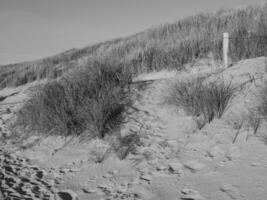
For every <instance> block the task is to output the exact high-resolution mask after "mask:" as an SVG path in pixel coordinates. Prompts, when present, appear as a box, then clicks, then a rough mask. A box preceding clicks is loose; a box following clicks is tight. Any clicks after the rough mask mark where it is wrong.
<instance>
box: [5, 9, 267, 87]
mask: <svg viewBox="0 0 267 200" xmlns="http://www.w3.org/2000/svg"><path fill="white" fill-rule="evenodd" d="M226 31H227V32H229V33H230V53H229V55H230V57H231V59H232V60H233V61H238V60H241V59H245V58H253V57H258V56H263V55H264V54H266V52H267V51H266V45H265V44H266V43H267V4H265V5H260V6H254V7H247V8H243V9H236V10H235V9H230V10H219V11H217V12H214V13H205V14H203V13H201V14H198V15H195V16H192V17H187V18H185V19H181V20H179V21H177V22H175V23H172V24H165V25H161V26H159V27H156V28H151V29H149V30H146V31H144V32H141V33H138V34H136V35H133V36H130V37H126V38H119V39H115V40H111V41H107V42H103V43H99V44H96V45H93V46H90V47H86V48H82V49H72V50H69V51H66V52H64V53H62V54H59V55H56V56H53V57H49V58H45V59H42V60H38V61H34V62H25V63H21V64H14V65H6V66H0V88H3V87H7V86H18V85H23V84H26V83H29V82H32V81H34V80H36V79H37V80H38V79H44V78H52V79H53V78H57V77H60V76H62V75H64V74H65V73H67V72H68V71H69V69H72V68H75V67H77V66H83V65H84V64H85V63H87V61H88V60H98V59H99V60H102V59H103V58H105V59H107V60H108V58H115V59H117V60H118V61H119V62H120V63H121V64H123V65H124V66H126V67H127V68H128V69H129V70H130V71H131V72H132V73H133V74H137V73H140V72H146V71H151V70H161V69H166V68H173V69H178V70H181V69H182V68H183V64H185V63H189V62H193V61H194V60H195V59H198V58H201V57H205V56H206V55H208V54H209V53H210V52H212V54H213V55H214V58H215V59H218V60H220V59H221V56H222V34H223V32H226Z"/></svg>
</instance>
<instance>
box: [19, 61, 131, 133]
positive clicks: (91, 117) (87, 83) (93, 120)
mask: <svg viewBox="0 0 267 200" xmlns="http://www.w3.org/2000/svg"><path fill="white" fill-rule="evenodd" d="M131 78H132V77H131V74H130V73H129V72H128V71H127V70H126V69H125V68H124V67H123V66H121V65H118V64H116V63H114V64H113V65H110V63H107V62H105V61H102V62H99V61H94V62H90V63H88V64H87V66H86V67H85V68H82V69H77V70H75V71H74V72H72V73H70V74H68V75H65V76H64V77H62V78H61V79H59V80H54V81H52V82H50V83H48V84H46V85H44V86H42V87H41V88H39V89H37V90H36V91H35V92H34V93H33V95H32V98H31V99H30V100H29V101H28V102H27V103H26V104H25V105H24V106H23V107H22V109H21V110H20V111H19V112H18V117H17V122H16V123H17V125H18V126H19V127H20V128H22V129H23V130H24V132H25V131H30V132H33V131H36V132H39V133H42V134H44V135H51V134H57V135H63V136H69V135H82V134H83V133H85V132H86V133H87V134H89V135H87V136H90V137H96V136H97V137H100V138H103V137H104V136H105V134H107V133H111V132H112V131H114V130H116V129H117V128H119V127H120V125H121V123H122V122H123V121H124V111H125V110H126V108H127V107H128V106H129V105H130V104H131V100H130V89H129V88H130V87H127V86H128V84H129V83H130V82H131Z"/></svg>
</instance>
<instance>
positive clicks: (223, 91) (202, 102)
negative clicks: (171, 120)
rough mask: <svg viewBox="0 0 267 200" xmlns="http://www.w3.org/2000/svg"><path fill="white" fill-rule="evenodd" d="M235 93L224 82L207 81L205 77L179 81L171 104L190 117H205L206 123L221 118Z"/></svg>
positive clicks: (174, 86) (171, 96)
mask: <svg viewBox="0 0 267 200" xmlns="http://www.w3.org/2000/svg"><path fill="white" fill-rule="evenodd" d="M234 92H235V88H234V87H233V86H232V84H231V82H230V83H225V82H224V81H223V80H221V79H220V80H216V81H213V82H209V81H206V80H205V78H203V77H197V78H192V79H187V80H185V81H178V82H177V83H175V84H174V85H173V87H172V88H171V93H170V102H171V103H172V104H174V105H176V106H178V107H180V108H182V109H184V110H185V112H186V113H187V114H189V115H193V116H202V117H204V123H209V122H211V121H212V120H213V119H214V118H215V117H217V118H220V117H221V116H222V115H223V113H224V112H225V110H226V108H227V106H228V104H229V102H230V101H231V99H232V97H233V95H234Z"/></svg>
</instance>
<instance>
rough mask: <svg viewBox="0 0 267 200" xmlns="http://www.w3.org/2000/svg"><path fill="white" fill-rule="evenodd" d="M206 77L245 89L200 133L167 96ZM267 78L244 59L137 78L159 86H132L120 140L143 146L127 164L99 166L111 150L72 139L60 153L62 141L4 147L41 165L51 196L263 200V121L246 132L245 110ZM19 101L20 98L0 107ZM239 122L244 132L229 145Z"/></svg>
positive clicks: (260, 63)
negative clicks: (129, 138) (132, 137)
mask: <svg viewBox="0 0 267 200" xmlns="http://www.w3.org/2000/svg"><path fill="white" fill-rule="evenodd" d="M210 73H212V74H213V75H211V76H209V79H210V80H213V79H216V78H217V77H223V78H224V79H225V80H228V81H230V80H231V81H232V82H233V84H236V85H243V87H242V90H240V91H239V92H238V93H237V95H236V97H235V98H234V99H233V101H232V102H231V105H230V107H229V109H228V110H227V112H226V113H225V114H224V115H223V117H222V118H221V119H215V120H214V121H212V122H211V123H210V124H207V125H206V126H205V127H204V128H203V129H201V130H198V128H197V124H196V121H195V120H196V119H195V118H193V117H191V116H187V115H186V114H185V113H184V112H183V110H181V109H178V108H176V107H174V106H172V105H169V104H167V103H166V96H167V95H168V91H169V88H170V86H171V85H172V83H173V81H175V80H176V79H183V78H185V77H188V76H195V75H198V74H210ZM266 77H267V75H266V65H265V59H264V58H257V59H251V60H245V61H242V62H239V63H237V64H236V65H234V66H232V67H231V68H228V69H226V70H220V69H216V68H215V69H214V68H209V67H205V66H200V67H198V68H194V69H193V70H188V72H183V73H176V72H166V71H164V72H159V73H151V74H147V75H146V74H145V75H141V76H140V77H138V78H137V79H136V80H137V81H140V80H151V79H156V80H155V81H148V82H146V83H142V84H140V83H139V84H135V86H134V88H135V92H136V97H137V98H136V101H135V103H134V109H132V110H131V114H130V115H129V116H128V118H129V121H128V123H127V124H125V126H124V127H123V128H122V130H121V133H122V134H123V135H128V134H131V133H137V134H138V135H140V138H141V143H142V145H141V146H140V147H138V149H137V152H135V154H131V155H129V156H128V157H127V159H125V160H119V159H118V158H117V157H116V155H113V154H111V155H110V156H109V157H108V158H107V159H105V160H104V161H103V162H102V163H100V164H98V163H96V161H97V160H99V158H101V156H102V155H103V154H104V153H105V151H106V150H107V149H108V148H109V144H108V143H107V142H103V141H100V140H94V141H90V142H88V141H86V142H83V143H79V141H77V140H75V139H74V140H72V141H71V142H70V143H69V144H68V145H67V146H64V144H65V142H66V140H65V139H62V138H57V137H49V138H45V139H42V140H41V141H39V142H38V143H36V144H35V145H33V146H31V147H29V148H27V149H25V150H22V149H16V148H11V147H10V146H12V145H9V146H7V145H3V147H5V149H6V150H7V151H8V152H11V150H13V153H12V155H14V156H16V158H21V157H26V158H29V159H30V162H31V163H35V164H38V166H39V167H40V169H38V170H41V169H43V170H44V171H45V172H46V176H44V180H45V181H47V180H50V181H51V180H54V184H53V186H52V187H53V188H54V190H53V191H54V192H55V193H57V192H58V191H62V190H66V189H68V190H69V191H72V192H74V193H75V194H77V195H78V198H79V199H80V200H87V199H95V200H98V199H99V200H100V199H144V200H152V199H153V200H177V199H187V200H189V199H193V200H201V199H210V200H215V199H216V200H227V199H229V200H230V199H237V200H252V199H253V200H254V199H255V200H257V199H258V200H262V199H267V177H266V174H267V157H266V155H267V146H266V144H265V143H264V142H263V139H262V137H261V136H262V135H264V134H266V133H265V132H266V130H267V126H266V123H265V122H263V123H262V124H261V126H260V128H259V130H258V132H257V134H256V135H254V134H253V130H251V128H249V127H248V126H247V124H248V120H247V118H248V117H247V116H248V115H247V114H248V111H249V109H252V108H254V107H255V106H256V105H257V103H258V98H257V96H258V92H259V91H260V87H261V86H262V85H263V81H264V80H266ZM162 78H165V79H162ZM9 92H10V91H9ZM6 93H7V91H5V94H6ZM10 93H12V92H10ZM1 95H2V96H3V93H1V91H0V96H1ZM19 95H20V96H19ZM22 97H23V92H20V93H19V94H17V95H15V96H12V97H9V98H7V99H5V100H4V101H3V102H0V103H8V102H10V101H14V99H16V98H22ZM12 106H13V107H12ZM12 106H10V105H5V106H1V107H0V109H1V111H0V112H1V118H2V119H1V121H2V122H0V123H2V124H1V126H2V127H5V123H7V122H8V119H9V117H12V116H13V115H14V113H13V110H16V109H17V108H16V107H15V106H14V105H12ZM7 107H9V109H10V110H11V112H7ZM239 123H242V124H243V126H242V128H241V129H240V134H239V135H238V137H237V140H236V142H235V143H234V144H233V140H234V137H235V134H236V133H237V125H238V124H239ZM3 132H4V131H2V133H3ZM6 132H7V130H6ZM59 147H63V148H62V149H59ZM58 149H59V150H58ZM55 150H56V151H55ZM0 154H1V152H0ZM11 164H12V163H11ZM23 165H26V166H27V165H30V164H27V163H24V164H23ZM19 170H20V169H18V171H19ZM1 172H4V171H3V169H2V170H1ZM48 182H49V181H48ZM49 183H50V182H49ZM29 187H31V186H29ZM40 187H42V186H40ZM7 190H8V188H7ZM70 193H71V192H70ZM58 198H59V197H58ZM37 199H38V198H37Z"/></svg>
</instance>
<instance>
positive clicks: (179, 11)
mask: <svg viewBox="0 0 267 200" xmlns="http://www.w3.org/2000/svg"><path fill="white" fill-rule="evenodd" d="M262 1H263V0H0V64H10V63H15V62H22V61H28V60H35V59H39V58H43V57H46V56H51V55H54V54H57V53H60V52H62V51H65V50H68V49H72V48H80V47H85V46H88V45H91V44H95V43H98V42H101V41H106V40H109V39H113V38H118V37H123V36H128V35H131V34H134V33H138V32H140V31H143V30H145V29H147V28H150V27H155V26H156V25H160V24H164V23H166V22H174V21H177V20H179V19H181V18H184V17H186V16H190V15H194V14H197V13H199V12H206V11H208V12H209V11H214V10H217V9H219V8H235V7H243V6H246V5H253V4H256V3H258V2H262Z"/></svg>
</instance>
